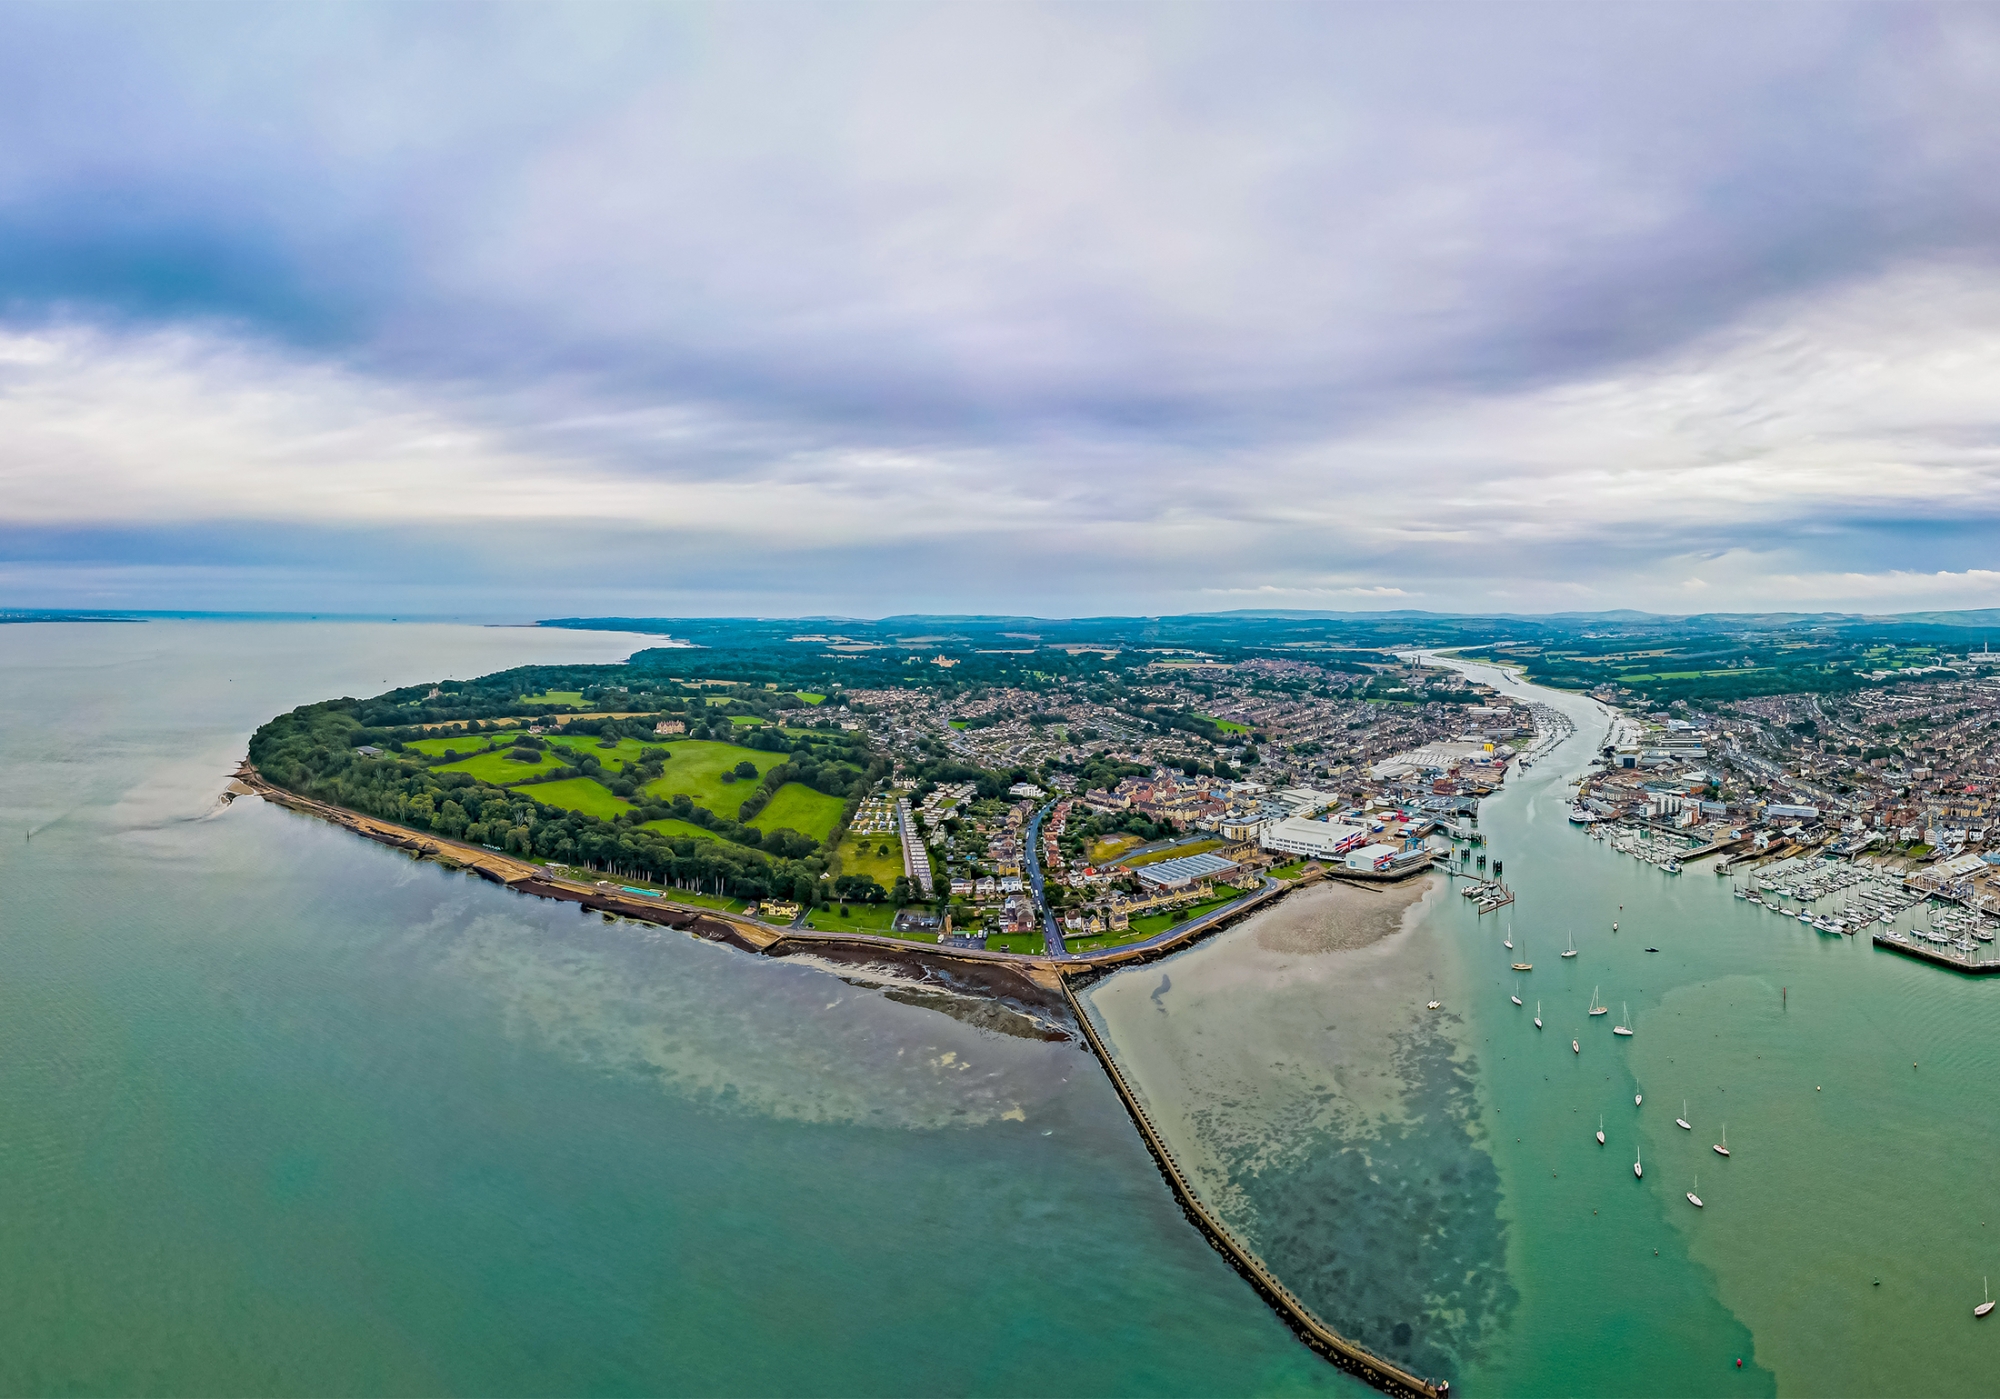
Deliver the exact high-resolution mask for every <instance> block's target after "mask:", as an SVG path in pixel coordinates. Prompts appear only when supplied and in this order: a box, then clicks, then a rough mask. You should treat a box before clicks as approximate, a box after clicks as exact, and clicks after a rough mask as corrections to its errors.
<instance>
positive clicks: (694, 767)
mask: <svg viewBox="0 0 2000 1399" xmlns="http://www.w3.org/2000/svg"><path fill="white" fill-rule="evenodd" d="M667 751H668V752H669V753H671V754H672V755H673V756H672V757H670V758H668V759H667V770H666V773H665V774H664V775H663V776H661V778H660V779H659V781H657V782H650V783H648V784H647V785H646V791H647V792H648V793H649V794H650V795H652V796H656V797H664V798H666V799H667V800H669V801H671V800H672V799H673V798H674V797H675V796H676V795H678V794H680V793H683V792H684V793H686V794H687V796H688V799H689V800H690V801H692V802H694V803H695V804H696V805H698V806H705V807H707V808H708V809H709V810H710V811H712V812H714V813H715V814H716V815H717V816H727V817H729V818H730V819H731V820H734V819H736V812H737V810H738V808H740V807H741V806H742V805H743V801H744V798H746V797H748V796H749V795H750V794H751V793H752V792H754V791H756V790H757V788H756V784H755V783H754V782H750V781H743V782H734V783H730V782H724V781H723V780H722V774H723V773H725V772H728V771H729V770H730V769H731V768H733V767H735V766H736V765H737V764H738V763H742V762H747V763H750V764H751V765H752V766H754V767H755V768H756V769H757V771H758V773H759V774H760V775H761V774H763V773H766V772H769V771H770V770H771V769H772V768H774V767H776V766H777V765H778V764H779V763H782V762H784V761H785V758H786V755H785V754H783V753H762V752H759V751H758V750H757V749H755V748H743V747H739V746H738V745H736V744H734V743H715V742H712V741H710V740H709V739H705V738H697V739H684V740H682V741H680V742H678V743H673V744H669V745H668V746H667Z"/></svg>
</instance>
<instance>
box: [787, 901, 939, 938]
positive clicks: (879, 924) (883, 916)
mask: <svg viewBox="0 0 2000 1399" xmlns="http://www.w3.org/2000/svg"><path fill="white" fill-rule="evenodd" d="M842 907H843V905H841V904H834V905H832V906H831V907H828V908H816V909H814V910H813V911H812V912H811V913H809V914H807V915H806V926H807V927H808V928H817V929H819V930H820V931H821V932H823V933H876V934H882V935H886V936H889V937H894V936H896V934H894V933H891V932H890V931H889V925H890V924H891V923H894V922H895V921H896V915H897V914H898V913H900V912H902V910H901V909H899V908H897V907H896V906H895V905H894V904H886V903H880V904H847V905H844V907H845V908H846V909H847V917H845V918H842V917H841V916H840V910H841V908H842ZM924 936H925V938H926V940H928V941H930V942H932V943H936V942H937V934H936V933H926V934H925V935H924Z"/></svg>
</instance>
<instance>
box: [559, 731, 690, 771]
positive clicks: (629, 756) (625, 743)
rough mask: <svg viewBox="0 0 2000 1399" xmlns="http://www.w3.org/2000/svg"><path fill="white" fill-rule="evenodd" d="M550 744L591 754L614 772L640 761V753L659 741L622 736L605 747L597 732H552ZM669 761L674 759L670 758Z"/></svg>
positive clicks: (572, 751)
mask: <svg viewBox="0 0 2000 1399" xmlns="http://www.w3.org/2000/svg"><path fill="white" fill-rule="evenodd" d="M549 746H550V747H552V748H561V749H565V750H567V751H568V752H570V753H573V754H575V755H576V756H577V757H579V758H580V757H583V756H584V755H585V754H589V755H590V756H591V757H593V758H595V759H597V761H598V762H600V763H602V764H604V766H605V767H606V768H607V769H609V770H610V771H612V772H619V771H622V770H623V769H624V767H625V765H626V764H628V763H636V762H637V761H639V755H640V753H642V752H644V751H645V750H646V749H648V748H658V747H661V746H662V745H660V744H658V743H641V742H640V741H639V740H638V739H636V738H621V739H619V740H618V742H617V744H616V745H615V746H614V747H611V748H606V747H604V740H602V739H600V738H599V737H598V736H597V735H596V734H551V735H549ZM668 761H670V762H671V761H672V760H671V759H669V760H668Z"/></svg>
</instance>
